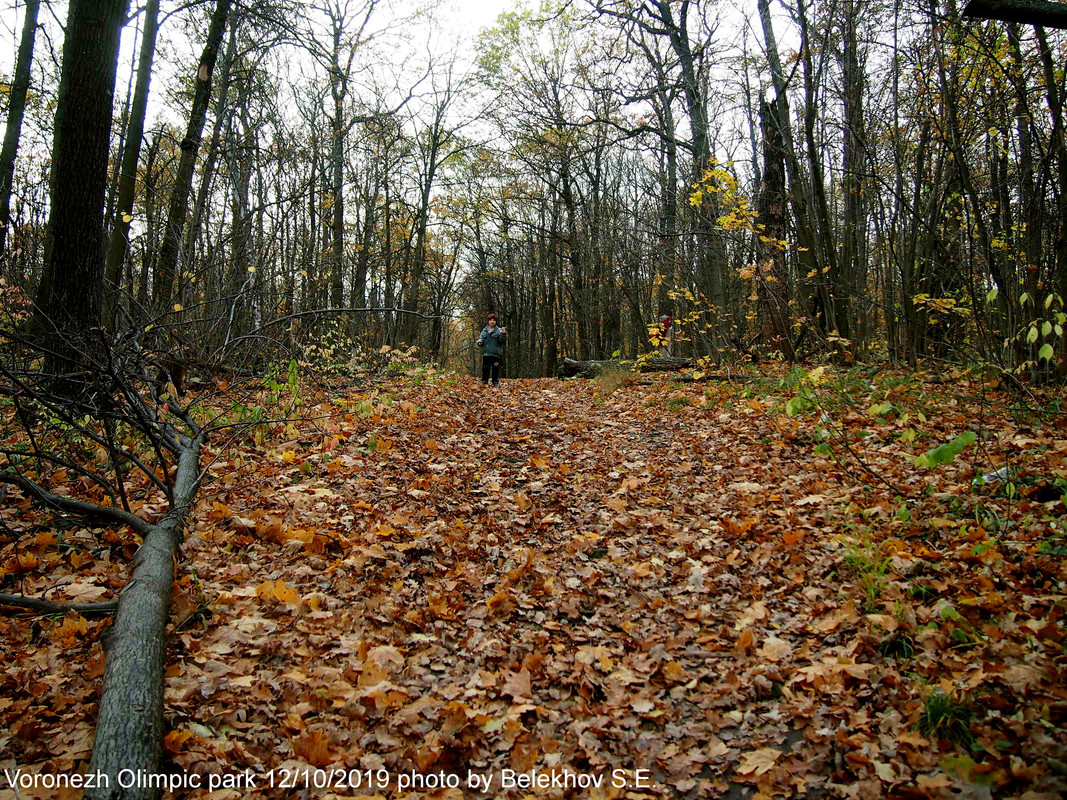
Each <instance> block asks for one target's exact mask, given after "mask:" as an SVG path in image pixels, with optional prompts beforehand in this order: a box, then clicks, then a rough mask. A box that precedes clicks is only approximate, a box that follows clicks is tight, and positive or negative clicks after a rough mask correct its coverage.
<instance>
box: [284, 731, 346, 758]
mask: <svg viewBox="0 0 1067 800" xmlns="http://www.w3.org/2000/svg"><path fill="white" fill-rule="evenodd" d="M292 743H293V753H295V754H296V755H297V756H298V757H299V758H302V759H304V760H305V761H307V762H308V763H309V764H311V765H312V766H313V767H325V766H328V765H329V764H331V763H333V761H334V759H335V758H336V756H335V755H334V752H333V742H332V741H330V737H329V736H327V735H326V734H325V733H323V732H322V731H317V730H316V731H308V732H307V733H305V734H304V735H303V736H300V737H299V738H296V739H293V740H292Z"/></svg>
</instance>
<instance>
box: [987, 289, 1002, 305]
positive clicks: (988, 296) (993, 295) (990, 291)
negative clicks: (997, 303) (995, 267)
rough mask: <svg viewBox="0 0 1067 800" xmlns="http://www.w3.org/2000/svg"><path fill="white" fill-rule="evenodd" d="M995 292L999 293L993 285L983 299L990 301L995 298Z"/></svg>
mask: <svg viewBox="0 0 1067 800" xmlns="http://www.w3.org/2000/svg"><path fill="white" fill-rule="evenodd" d="M997 294H999V290H998V289H997V287H996V286H994V287H993V288H992V289H990V290H989V294H987V295H986V296H985V301H986V302H987V303H992V302H993V301H994V300H996V299H997Z"/></svg>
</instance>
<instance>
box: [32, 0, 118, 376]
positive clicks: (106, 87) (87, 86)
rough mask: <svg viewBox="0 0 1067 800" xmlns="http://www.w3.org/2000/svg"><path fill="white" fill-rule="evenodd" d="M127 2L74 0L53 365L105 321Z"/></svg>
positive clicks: (54, 241)
mask: <svg viewBox="0 0 1067 800" xmlns="http://www.w3.org/2000/svg"><path fill="white" fill-rule="evenodd" d="M125 16H126V0H72V2H71V4H70V10H69V12H68V17H67V33H66V38H65V40H64V42H63V67H62V71H61V75H60V82H59V97H58V102H57V106H56V118H55V135H54V139H53V144H52V174H51V194H52V210H51V217H50V219H49V225H48V240H47V244H46V247H45V251H46V256H45V268H44V274H43V275H42V277H41V283H40V284H39V286H38V289H37V299H36V300H37V314H38V322H39V328H40V329H41V330H43V331H44V332H46V334H49V335H50V334H56V335H55V336H54V337H52V338H53V339H54V343H53V344H52V345H51V347H50V352H51V353H52V355H51V356H50V357H49V358H48V359H47V361H48V363H47V364H46V369H49V370H50V371H54V372H62V371H66V370H68V369H70V368H71V366H72V365H73V364H74V363H75V362H76V361H77V358H76V350H77V348H76V345H75V344H74V341H73V340H74V339H77V338H80V337H81V336H82V335H83V334H85V333H86V332H88V331H90V330H92V329H93V328H96V327H98V326H99V325H100V312H101V300H102V297H103V291H102V290H103V287H102V280H101V279H102V278H103V266H104V195H105V193H106V190H107V167H108V146H109V144H110V138H111V106H112V103H113V101H114V96H115V68H116V64H117V60H118V51H119V36H120V33H121V31H122V24H123V21H124V19H125Z"/></svg>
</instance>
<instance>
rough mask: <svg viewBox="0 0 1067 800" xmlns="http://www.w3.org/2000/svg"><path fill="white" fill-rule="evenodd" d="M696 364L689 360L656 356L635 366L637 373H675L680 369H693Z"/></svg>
mask: <svg viewBox="0 0 1067 800" xmlns="http://www.w3.org/2000/svg"><path fill="white" fill-rule="evenodd" d="M694 367H696V362H695V361H693V359H691V358H677V357H675V356H656V357H655V358H650V359H649V360H648V361H642V362H640V363H639V364H638V365H637V371H638V372H675V371H677V370H681V369H693V368H694Z"/></svg>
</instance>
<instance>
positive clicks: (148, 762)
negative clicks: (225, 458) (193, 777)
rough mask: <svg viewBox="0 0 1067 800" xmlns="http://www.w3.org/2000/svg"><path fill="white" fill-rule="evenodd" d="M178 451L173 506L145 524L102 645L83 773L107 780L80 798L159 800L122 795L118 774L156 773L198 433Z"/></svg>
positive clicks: (136, 791)
mask: <svg viewBox="0 0 1067 800" xmlns="http://www.w3.org/2000/svg"><path fill="white" fill-rule="evenodd" d="M183 445H184V446H183V448H182V451H181V455H180V456H179V458H178V471H177V474H176V477H175V483H174V498H175V500H174V505H173V506H172V508H171V510H170V511H169V512H168V513H167V514H166V515H165V516H164V517H163V518H162V519H161V520H160V521H159V522H158V523H156V524H154V525H151V526H149V530H148V531H147V533H146V534H145V536H144V542H143V544H142V545H141V547H140V549H139V550H138V551H137V555H136V556H135V557H134V560H133V574H132V575H131V576H130V582H129V583H127V584H126V586H125V587H124V588H123V590H122V591H121V592H120V593H119V605H118V611H117V612H116V614H115V621H114V625H113V626H112V628H111V630H110V632H108V634H107V636H106V638H105V639H104V653H105V655H106V657H107V667H106V669H105V672H104V690H103V695H102V696H101V698H100V715H99V717H98V719H97V723H96V740H95V742H94V744H93V755H92V758H91V760H90V762H89V771H90V772H92V773H97V772H99V773H102V774H105V775H107V776H108V777H109V781H108V784H109V786H108V787H107V788H97V789H96V790H91V791H86V793H85V797H86V800H118V798H122V800H157V799H158V798H159V797H161V796H162V790H161V789H159V788H153V787H136V786H135V787H132V788H129V789H122V788H120V787H119V784H118V774H119V772H120V771H121V770H133V771H134V772H135V773H137V772H138V771H141V772H142V773H143V774H157V773H159V771H160V761H161V759H162V754H163V733H164V732H163V669H164V663H165V658H164V648H165V643H166V625H167V611H168V608H169V606H170V595H171V587H172V586H173V583H174V559H175V556H176V555H177V552H178V543H179V542H180V540H181V536H182V532H183V529H184V525H185V519H186V517H187V516H188V514H189V511H190V509H191V508H192V506H193V501H194V500H195V498H196V492H197V490H198V489H199V481H200V463H199V460H200V445H201V440H200V437H199V435H198V436H197V437H195V438H193V439H190V440H186V441H185V442H184V443H183ZM101 783H103V781H101Z"/></svg>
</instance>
